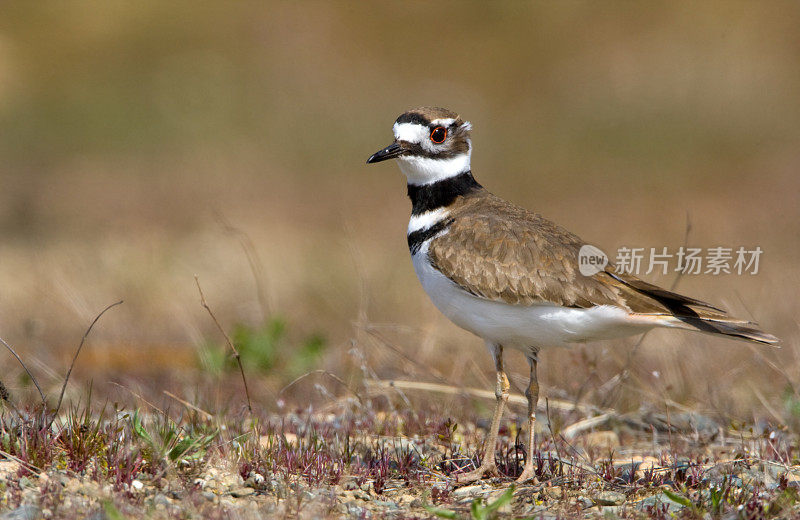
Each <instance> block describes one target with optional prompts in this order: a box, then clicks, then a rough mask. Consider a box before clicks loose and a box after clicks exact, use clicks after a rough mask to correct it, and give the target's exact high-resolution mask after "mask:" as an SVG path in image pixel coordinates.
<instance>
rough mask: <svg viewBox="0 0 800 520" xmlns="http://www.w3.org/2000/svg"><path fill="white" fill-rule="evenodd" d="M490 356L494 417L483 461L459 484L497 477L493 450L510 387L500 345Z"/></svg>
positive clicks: (460, 480) (460, 476) (494, 348)
mask: <svg viewBox="0 0 800 520" xmlns="http://www.w3.org/2000/svg"><path fill="white" fill-rule="evenodd" d="M492 354H493V355H494V368H495V371H496V373H497V383H496V385H495V388H494V395H495V398H496V399H497V403H496V404H495V408H494V415H493V416H492V425H491V426H490V427H489V435H488V436H487V438H486V441H485V444H484V445H483V459H482V460H481V465H480V467H478V469H476V470H474V471H470V472H469V473H465V474H464V475H459V476H458V483H459V484H466V483H469V482H475V481H476V480H480V479H482V478H483V476H484V475H486V474H490V475H492V476H497V475H499V472H498V471H497V463H496V462H495V461H494V449H495V445H496V444H497V433H498V430H500V419H501V418H502V417H503V407H504V406H505V404H506V402H507V401H508V391H509V389H510V388H511V385H510V384H509V382H508V377H506V372H505V370H504V369H503V347H502V346H500V345H497V346H493V348H492Z"/></svg>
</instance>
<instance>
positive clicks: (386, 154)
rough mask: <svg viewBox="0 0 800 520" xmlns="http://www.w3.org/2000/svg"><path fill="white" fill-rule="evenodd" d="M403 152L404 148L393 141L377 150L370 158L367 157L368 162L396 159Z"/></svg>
mask: <svg viewBox="0 0 800 520" xmlns="http://www.w3.org/2000/svg"><path fill="white" fill-rule="evenodd" d="M402 154H403V148H402V147H401V146H400V145H399V144H397V143H392V144H390V145H389V146H387V147H386V148H384V149H383V150H381V151H380V152H375V153H374V154H372V155H370V156H369V159H367V164H372V163H376V162H381V161H385V160H387V159H394V158H395V157H398V156H400V155H402Z"/></svg>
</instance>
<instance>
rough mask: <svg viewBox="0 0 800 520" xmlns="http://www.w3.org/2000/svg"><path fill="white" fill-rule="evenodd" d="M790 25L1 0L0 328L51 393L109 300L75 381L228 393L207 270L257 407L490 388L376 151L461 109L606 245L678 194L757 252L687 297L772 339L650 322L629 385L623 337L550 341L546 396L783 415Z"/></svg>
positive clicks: (21, 389)
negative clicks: (417, 260)
mask: <svg viewBox="0 0 800 520" xmlns="http://www.w3.org/2000/svg"><path fill="white" fill-rule="evenodd" d="M798 26H800V5H798V4H797V3H796V2H784V3H766V4H765V3H753V2H717V3H714V2H708V3H702V4H697V3H692V2H647V3H646V4H645V3H642V4H639V3H607V2H603V3H596V2H568V3H564V2H553V3H549V2H538V3H525V4H524V3H483V2H435V3H434V2H410V3H398V2H391V3H390V2H386V3H370V4H358V3H345V2H342V3H329V2H314V3H290V2H264V3H262V2H253V3H231V2H202V3H197V2H149V1H147V2H117V1H110V2H86V3H81V2H71V3H68V4H67V3H61V2H52V3H51V2H16V3H11V2H9V3H4V4H3V7H2V16H1V17H0V128H2V130H0V157H2V160H1V161H0V179H1V182H2V189H1V190H0V233H1V235H0V237H1V238H2V242H1V243H0V336H2V337H3V338H4V339H6V340H7V341H9V342H10V343H11V344H12V345H14V346H16V347H17V348H18V350H19V351H20V352H21V353H22V354H23V355H24V356H25V358H26V359H27V360H28V361H29V363H30V365H31V368H32V370H33V371H34V372H36V373H37V374H38V375H39V378H40V381H41V382H42V384H43V386H44V387H45V389H46V390H47V391H48V393H50V394H51V395H52V394H53V393H54V392H55V391H56V389H57V387H58V386H59V385H60V382H61V377H62V374H63V373H64V371H65V367H66V365H67V363H68V361H69V358H70V357H71V355H72V353H73V351H74V348H75V346H76V345H77V343H78V341H79V339H80V336H81V334H82V333H83V331H84V329H85V327H86V326H87V325H88V323H89V322H90V321H91V319H92V318H93V317H94V315H95V314H96V313H97V312H99V311H100V310H101V309H102V308H103V307H104V306H105V305H107V304H109V303H112V302H113V301H116V300H118V299H124V300H125V304H124V305H123V306H122V307H119V308H116V309H114V310H113V311H111V312H110V313H109V314H108V315H107V316H105V317H104V318H103V319H102V321H101V322H100V323H99V325H98V327H97V329H96V330H95V331H94V332H93V335H92V337H91V339H90V342H89V344H88V345H87V347H86V350H85V351H84V352H83V353H82V354H81V359H80V360H79V362H78V366H77V369H76V374H77V376H78V379H77V380H76V383H75V384H74V385H73V386H72V387H71V388H72V392H73V395H76V396H77V395H80V393H81V392H83V391H84V390H83V389H85V387H86V386H85V385H86V381H88V380H89V379H91V380H93V381H94V384H95V386H96V387H99V388H101V389H103V390H102V391H103V392H108V395H110V396H111V397H110V398H111V399H119V398H120V395H123V394H124V392H123V391H122V390H120V389H119V388H118V387H115V386H113V385H109V382H111V381H114V382H120V383H122V384H123V385H127V386H128V387H132V388H134V389H136V391H137V392H144V393H146V394H147V395H157V394H159V393H160V390H162V389H171V391H174V392H178V393H180V394H181V395H184V396H187V398H192V399H196V398H199V397H197V396H199V395H202V394H203V393H204V389H207V388H208V387H210V386H213V387H214V388H216V389H217V390H219V388H223V385H222V384H221V381H228V380H230V381H231V382H232V383H231V385H228V386H227V388H232V389H234V390H236V391H237V392H238V391H239V389H238V388H239V387H238V386H237V385H238V380H237V379H236V378H235V375H236V374H235V372H230V371H226V372H225V373H229V374H231V375H228V376H226V375H224V374H222V375H220V372H221V371H223V370H226V369H224V367H222V365H221V364H220V363H222V362H221V361H220V360H219V359H215V358H214V352H217V353H219V352H224V350H223V349H224V345H223V344H222V342H221V341H222V340H221V338H220V337H219V334H218V332H217V331H216V329H215V328H214V326H213V323H212V322H211V320H210V319H209V317H208V316H207V315H206V314H205V312H204V310H203V309H202V308H201V307H200V305H199V298H198V295H197V290H196V287H195V285H194V279H193V276H194V275H195V274H197V275H198V276H199V278H200V282H201V284H202V285H203V288H204V290H205V293H206V296H207V298H208V301H209V304H210V305H211V306H212V307H213V308H214V309H215V311H216V313H217V315H218V317H219V318H220V321H221V322H222V324H223V325H224V326H225V327H226V328H227V329H228V330H230V331H233V332H232V333H235V335H236V337H237V341H241V342H243V343H247V344H248V345H249V344H251V343H252V345H250V347H249V348H251V350H253V353H252V356H251V357H250V358H249V363H250V364H249V365H247V366H246V369H247V370H248V371H249V372H250V374H251V378H252V380H253V383H252V384H253V385H254V386H255V387H256V389H255V393H256V395H257V396H258V398H259V400H258V404H259V406H262V407H266V408H271V407H273V406H274V397H275V393H276V392H277V390H278V389H280V388H281V387H282V386H283V385H285V384H286V383H287V382H288V381H290V380H291V379H293V378H294V377H296V375H298V374H300V373H303V372H304V371H308V370H312V369H314V368H322V369H326V370H329V371H331V372H333V373H336V374H338V375H340V376H341V377H342V378H344V379H345V380H346V381H347V382H348V383H350V384H352V385H353V386H354V387H355V386H356V385H357V384H358V378H359V377H361V374H362V371H361V369H362V368H366V369H367V370H368V371H371V372H372V373H374V375H376V376H379V377H399V378H413V379H416V380H423V381H434V382H445V383H448V384H454V385H462V384H463V385H466V386H475V387H483V388H487V389H489V388H490V386H491V385H490V384H489V381H490V380H491V371H490V370H491V366H490V363H489V357H488V355H487V354H486V353H485V352H484V347H483V346H482V344H481V342H480V340H478V339H477V338H474V337H471V336H470V335H468V334H467V333H464V332H462V331H460V330H458V329H456V328H455V326H453V325H451V324H449V323H448V322H447V321H446V320H445V319H444V318H443V317H441V316H440V315H439V314H438V313H437V312H436V311H435V309H434V308H433V306H432V305H431V304H430V303H429V302H428V300H427V298H426V296H425V295H424V293H423V291H422V289H421V288H420V287H419V286H418V283H417V281H416V279H415V276H414V273H413V271H412V268H411V263H410V261H409V258H408V252H407V249H406V244H405V237H404V234H405V228H406V222H407V218H408V214H409V203H408V201H407V199H406V198H405V184H404V179H403V178H402V175H401V174H400V173H399V171H398V170H397V168H396V166H394V165H392V164H386V165H377V166H369V167H368V166H366V165H365V164H364V161H365V159H366V158H367V157H368V156H369V154H371V153H372V152H374V151H376V150H377V149H379V148H380V147H382V146H385V145H386V144H388V143H389V141H390V140H391V132H390V127H391V124H392V122H393V120H394V118H395V117H396V116H397V115H398V114H399V113H401V112H403V111H404V110H406V109H408V108H411V107H414V106H418V105H441V106H446V107H449V108H452V109H454V110H457V111H459V112H460V113H461V114H462V115H463V116H464V117H465V118H466V119H469V120H470V121H472V123H473V125H474V128H475V130H474V143H475V152H474V154H473V171H474V172H475V175H476V177H477V179H478V180H479V181H480V182H482V183H483V184H484V185H486V186H487V187H489V188H490V189H491V190H492V191H494V192H495V193H497V194H498V195H501V196H504V197H506V198H509V199H511V200H512V201H514V202H516V203H518V204H521V205H523V206H526V207H528V208H531V209H535V210H536V211H538V212H541V213H543V214H544V215H546V216H548V217H550V218H552V219H554V220H556V221H557V222H558V223H560V224H561V225H563V226H565V227H567V228H568V229H571V230H573V231H575V232H576V233H578V234H579V235H581V236H582V237H584V238H585V239H586V240H588V241H590V242H591V243H594V244H596V245H599V246H601V247H603V248H605V249H606V251H615V250H616V248H618V247H620V246H623V245H625V246H637V247H651V246H653V247H662V246H669V247H670V248H676V247H678V246H679V245H681V244H682V243H683V242H684V237H685V227H686V220H687V214H688V215H689V218H690V221H691V224H692V231H691V233H690V235H689V242H690V245H694V246H697V247H704V248H707V247H715V246H726V247H734V248H735V247H738V246H741V245H743V246H748V247H753V246H756V245H758V246H760V247H761V248H762V249H763V250H764V254H763V256H762V258H761V265H760V272H759V274H758V275H756V276H748V275H742V276H737V275H723V276H708V275H706V276H686V277H684V278H683V279H681V280H680V285H679V286H678V289H679V291H682V292H684V293H687V294H689V295H692V296H695V297H698V298H701V299H704V300H707V301H710V302H714V303H717V304H719V305H721V306H724V307H726V308H728V309H729V310H731V311H732V312H734V313H735V314H738V315H741V316H742V317H746V318H750V319H754V320H757V321H759V322H760V323H761V325H762V326H763V327H764V328H765V329H766V330H768V331H770V332H773V333H775V334H776V335H778V336H780V337H781V338H783V339H784V347H783V349H782V350H773V349H767V348H750V347H749V346H748V345H747V344H744V343H736V342H731V341H725V340H721V339H716V338H709V337H705V336H702V335H691V334H681V333H670V332H663V331H656V332H653V333H651V334H650V335H648V336H647V338H646V339H645V340H644V343H643V344H642V346H641V348H639V349H638V350H637V351H636V353H635V355H634V356H633V359H632V367H633V373H634V377H633V378H631V379H630V380H629V381H627V382H624V383H622V384H615V382H614V381H613V380H612V381H611V382H609V380H611V379H612V378H613V376H614V375H615V374H618V373H619V372H620V371H621V370H622V369H623V368H624V367H625V366H626V363H627V362H628V356H629V353H630V352H631V347H632V346H633V345H634V343H635V342H636V338H633V339H628V340H624V341H618V342H608V343H603V344H598V345H588V346H581V347H576V348H575V349H572V350H563V351H548V352H547V353H545V355H544V359H543V364H542V368H543V370H542V372H543V376H542V379H543V384H544V388H545V392H546V393H547V394H549V395H550V396H562V397H568V398H573V399H576V398H580V399H583V400H587V401H590V402H598V403H603V404H605V405H607V406H616V407H619V408H622V409H626V408H634V407H637V406H640V405H642V404H644V405H651V406H655V407H659V406H663V403H664V401H665V399H673V400H675V401H678V402H679V403H683V404H685V405H687V406H690V407H693V408H700V409H703V410H707V411H709V410H710V411H715V412H718V413H721V414H723V415H725V416H726V417H734V418H740V419H750V418H752V417H759V418H762V417H763V418H767V419H769V420H771V421H783V422H787V423H791V422H792V420H794V421H797V417H796V416H795V414H800V405H798V403H799V402H800V401H798V398H797V388H798V384H799V383H800V375H798V374H800V347H798V342H797V340H798V318H797V316H798V311H800V305H799V304H798V297H797V293H798V285H797V284H798V281H800V276H798V275H799V274H800V273H799V272H798V263H797V258H798V255H800V246H799V244H798V235H800V205H798V192H799V188H800V180H799V179H798V171H800V146H798V145H799V144H800V37H798V29H797V28H798ZM230 227H233V228H235V230H231V229H230ZM243 246H244V247H243ZM251 246H252V249H250V248H251ZM248 251H249V253H248ZM248 254H249V255H250V260H252V262H253V263H254V265H255V266H256V268H255V269H253V268H252V266H251V262H250V261H249V260H248ZM674 276H675V275H674V274H672V275H670V276H666V277H657V276H650V277H646V278H647V279H648V280H649V281H652V282H655V283H660V284H664V285H669V284H671V283H672V282H673V280H674ZM259 284H260V285H261V290H259ZM259 295H261V298H259ZM259 349H262V350H263V349H268V350H270V352H269V353H268V355H267V358H264V359H261V358H259V355H262V354H263V352H261V354H259V352H260V350H259ZM297 352H300V353H301V355H302V358H298V359H296V355H295V354H296V353H297ZM362 354H363V356H364V361H363V363H362V361H360V360H359V359H360V357H359V356H361V355H362ZM1 355H2V358H0V359H3V360H4V361H3V364H4V365H3V366H4V367H5V368H4V369H3V371H2V374H3V376H2V378H3V380H4V381H5V383H6V384H7V385H8V386H9V387H10V388H11V390H12V393H15V394H16V395H31V394H30V385H29V384H28V382H27V381H25V380H24V379H23V378H22V376H21V374H22V371H21V370H20V369H19V368H18V367H17V366H16V364H14V363H13V360H12V358H11V357H10V356H9V355H8V354H7V353H3V354H1ZM265 355H266V354H265ZM262 357H263V356H262ZM254 365H258V366H254ZM362 365H363V366H362ZM511 365H512V366H513V371H514V373H515V377H516V380H518V381H521V380H522V378H524V375H525V373H526V370H527V368H526V365H525V364H524V361H523V360H522V359H521V358H519V359H517V358H516V357H514V358H512V361H511ZM209 371H210V372H211V373H213V374H214V378H209V377H208V373H209ZM654 371H658V375H657V376H656V375H655V374H654V373H653V372H654ZM487 375H488V377H487ZM81 381H83V383H81ZM212 383H214V384H212ZM326 384H327V383H326ZM296 386H297V388H296V389H295V393H294V394H293V395H294V396H295V398H297V399H298V401H299V402H304V401H305V400H306V399H311V398H312V397H313V398H315V399H316V398H318V397H319V396H318V395H317V392H316V390H314V388H313V386H312V385H310V384H306V383H301V384H298V385H296ZM329 387H330V389H331V391H332V392H335V393H338V392H340V391H341V389H337V387H336V385H329ZM212 393H213V392H212ZM218 393H219V392H218ZM222 393H223V394H224V392H222ZM225 399H226V398H225V397H219V398H218V400H220V401H221V402H226V401H225ZM228 399H231V398H228ZM236 399H237V400H238V399H239V397H238V396H237V397H236Z"/></svg>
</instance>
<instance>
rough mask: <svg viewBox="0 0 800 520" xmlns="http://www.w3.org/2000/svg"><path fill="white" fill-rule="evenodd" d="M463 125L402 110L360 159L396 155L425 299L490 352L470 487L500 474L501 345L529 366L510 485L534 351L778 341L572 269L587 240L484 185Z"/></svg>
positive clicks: (625, 277)
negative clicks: (483, 432)
mask: <svg viewBox="0 0 800 520" xmlns="http://www.w3.org/2000/svg"><path fill="white" fill-rule="evenodd" d="M471 128H472V127H471V125H470V123H469V122H468V121H464V120H463V119H461V118H460V117H459V116H458V114H456V113H454V112H451V111H449V110H445V109H443V108H431V107H425V108H418V109H415V110H410V111H408V112H406V113H404V114H402V115H401V116H400V117H398V118H397V120H396V121H395V123H394V127H393V130H394V142H393V143H392V144H390V145H389V146H387V147H386V148H384V149H383V150H380V151H379V152H377V153H375V154H373V155H372V156H371V157H370V158H369V159H367V163H376V162H380V161H385V160H387V159H397V160H398V161H399V165H400V169H401V170H402V172H403V173H404V174H405V175H406V177H407V179H408V196H409V197H410V198H411V205H412V206H411V220H410V221H409V223H408V248H409V250H410V251H411V258H412V262H413V264H414V270H415V271H416V273H417V277H418V278H419V280H420V282H421V283H422V287H423V288H424V289H425V292H426V293H427V294H428V296H429V297H430V299H431V300H432V301H433V303H434V305H435V306H436V307H437V308H438V309H439V310H440V311H441V312H442V313H443V314H444V315H445V316H447V317H448V318H449V319H450V320H451V321H452V322H453V323H455V324H456V325H458V326H460V327H462V328H464V329H466V330H468V331H470V332H472V333H474V334H475V335H477V336H479V337H481V338H482V339H483V340H484V341H485V342H486V346H487V347H488V349H489V351H490V353H491V354H492V357H493V358H494V364H495V370H496V373H497V383H496V387H495V396H496V397H497V403H496V406H495V410H494V415H493V417H492V424H491V427H490V430H489V433H488V437H487V439H486V443H485V446H484V453H483V459H482V462H481V464H480V467H479V468H477V469H476V470H475V471H472V472H470V473H467V474H465V475H462V476H460V478H459V482H471V481H475V480H478V479H480V478H482V477H483V476H484V475H487V474H494V475H496V474H497V466H496V464H495V457H494V449H495V444H496V441H497V431H498V428H499V426H500V419H501V416H502V413H503V408H504V405H505V403H506V401H507V400H508V395H509V386H510V385H509V382H508V378H507V377H506V374H505V370H504V368H503V349H504V348H513V349H517V350H520V351H522V352H523V353H524V354H525V356H526V358H527V360H528V363H529V365H530V383H529V385H528V389H527V391H526V392H525V394H526V396H527V398H528V420H529V431H528V456H527V457H526V460H525V465H524V468H523V471H522V474H521V475H520V477H519V479H518V481H520V482H524V481H527V480H530V479H535V474H534V467H533V458H532V457H531V453H532V447H533V445H534V423H535V421H536V413H535V412H536V404H537V401H538V399H539V384H538V382H537V376H536V367H537V363H538V357H539V351H540V349H542V348H545V347H551V346H565V345H569V344H572V343H582V342H586V341H594V340H601V339H611V338H617V337H622V336H628V335H632V334H639V333H642V332H644V331H647V330H649V329H651V328H653V327H669V328H675V329H687V330H694V331H700V332H707V333H711V334H717V335H722V336H727V337H731V338H738V339H743V340H747V341H753V342H757V343H765V344H776V343H778V339H777V338H775V337H774V336H772V335H770V334H767V333H765V332H762V331H760V330H758V329H757V328H755V324H753V323H749V322H747V321H744V320H738V319H735V318H733V317H731V316H729V315H728V314H727V313H726V312H725V311H724V310H722V309H719V308H717V307H713V306H711V305H709V304H707V303H704V302H702V301H699V300H696V299H694V298H690V297H687V296H683V295H680V294H676V293H674V292H670V291H667V290H665V289H662V288H660V287H657V286H655V285H652V284H649V283H647V282H644V281H642V280H639V279H637V278H635V277H633V276H631V275H629V274H625V273H623V272H621V270H617V269H616V268H615V267H614V266H613V265H611V264H609V265H606V266H605V268H601V269H598V271H597V272H596V273H594V274H592V275H591V276H585V275H584V274H581V271H580V270H579V264H578V261H579V260H578V255H579V251H580V249H581V247H582V246H584V245H586V242H584V241H583V240H581V239H580V238H578V237H577V236H576V235H574V234H572V233H570V232H569V231H567V230H565V229H563V228H561V227H559V226H557V225H556V224H554V223H553V222H550V221H549V220H547V219H545V218H544V217H542V216H540V215H538V214H536V213H533V212H530V211H528V210H526V209H523V208H520V207H518V206H515V205H514V204H511V203H510V202H508V201H505V200H503V199H501V198H499V197H496V196H495V195H492V194H491V193H489V192H488V191H486V190H485V189H484V188H483V186H481V185H480V184H478V182H477V181H476V180H475V178H474V177H473V176H472V171H471V169H470V155H471V153H472V141H471V139H470V130H471Z"/></svg>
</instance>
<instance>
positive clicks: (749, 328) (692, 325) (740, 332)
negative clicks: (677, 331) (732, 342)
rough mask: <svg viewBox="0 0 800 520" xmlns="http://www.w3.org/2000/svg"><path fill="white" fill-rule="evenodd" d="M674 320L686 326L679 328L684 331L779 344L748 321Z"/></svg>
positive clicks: (699, 318) (778, 341) (770, 335)
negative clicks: (697, 331)
mask: <svg viewBox="0 0 800 520" xmlns="http://www.w3.org/2000/svg"><path fill="white" fill-rule="evenodd" d="M674 319H675V320H678V321H679V322H680V323H682V324H684V325H686V326H684V327H680V328H684V329H689V330H699V331H700V332H707V333H710V334H722V335H723V336H729V337H731V338H736V339H743V340H746V341H753V342H755V343H762V344H764V345H778V344H779V343H780V340H779V339H778V338H776V337H775V336H773V335H772V334H769V333H767V332H764V331H763V330H760V329H758V324H756V323H752V322H749V321H741V320H736V319H732V318H731V319H727V320H720V319H712V318H703V317H701V316H698V317H693V316H675V317H674Z"/></svg>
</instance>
